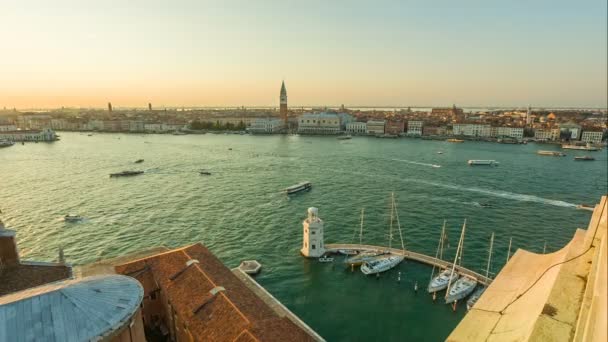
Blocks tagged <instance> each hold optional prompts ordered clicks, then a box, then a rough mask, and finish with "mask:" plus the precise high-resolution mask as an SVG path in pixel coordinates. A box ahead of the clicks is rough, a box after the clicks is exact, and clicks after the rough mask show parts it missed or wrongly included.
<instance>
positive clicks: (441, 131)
mask: <svg viewBox="0 0 608 342" xmlns="http://www.w3.org/2000/svg"><path fill="white" fill-rule="evenodd" d="M408 134H409V133H408ZM422 135H423V136H433V135H447V132H446V128H445V127H438V126H423V127H422Z"/></svg>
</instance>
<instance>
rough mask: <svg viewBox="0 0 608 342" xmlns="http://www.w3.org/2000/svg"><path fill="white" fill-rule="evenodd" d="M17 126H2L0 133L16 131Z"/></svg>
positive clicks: (0, 126)
mask: <svg viewBox="0 0 608 342" xmlns="http://www.w3.org/2000/svg"><path fill="white" fill-rule="evenodd" d="M16 130H17V126H15V125H0V132H8V131H16Z"/></svg>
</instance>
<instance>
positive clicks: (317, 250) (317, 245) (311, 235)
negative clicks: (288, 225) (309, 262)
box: [300, 207, 325, 258]
mask: <svg viewBox="0 0 608 342" xmlns="http://www.w3.org/2000/svg"><path fill="white" fill-rule="evenodd" d="M302 226H303V227H304V236H303V239H302V249H300V253H302V255H303V256H305V257H307V258H318V257H320V256H322V255H323V254H325V246H324V245H323V220H321V219H320V218H319V209H317V208H314V207H311V208H308V217H307V218H306V220H304V221H303V222H302Z"/></svg>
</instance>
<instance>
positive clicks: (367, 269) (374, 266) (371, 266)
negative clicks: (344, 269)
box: [361, 255, 404, 275]
mask: <svg viewBox="0 0 608 342" xmlns="http://www.w3.org/2000/svg"><path fill="white" fill-rule="evenodd" d="M403 259H404V257H403V255H391V256H388V257H381V258H378V259H376V260H372V261H368V262H366V263H364V264H363V265H361V272H363V274H365V275H370V274H376V273H381V272H385V271H388V270H390V269H391V268H393V267H395V266H397V265H398V264H399V263H400V262H402V261H403Z"/></svg>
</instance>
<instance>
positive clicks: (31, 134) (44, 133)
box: [0, 128, 57, 142]
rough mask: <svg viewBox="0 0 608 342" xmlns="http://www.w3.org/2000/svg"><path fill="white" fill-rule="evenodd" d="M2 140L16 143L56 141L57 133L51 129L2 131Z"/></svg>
mask: <svg viewBox="0 0 608 342" xmlns="http://www.w3.org/2000/svg"><path fill="white" fill-rule="evenodd" d="M0 140H8V141H15V142H22V141H34V142H36V141H55V140H57V135H56V134H55V131H53V130H52V129H50V128H46V129H43V130H38V129H24V130H17V131H0Z"/></svg>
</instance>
